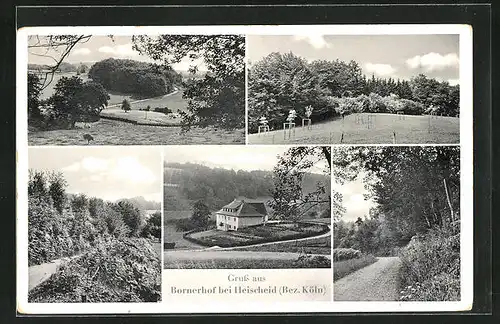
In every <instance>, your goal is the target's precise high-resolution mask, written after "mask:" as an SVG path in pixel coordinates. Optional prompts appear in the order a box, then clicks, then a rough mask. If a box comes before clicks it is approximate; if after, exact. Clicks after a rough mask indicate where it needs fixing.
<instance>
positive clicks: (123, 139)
mask: <svg viewBox="0 0 500 324" xmlns="http://www.w3.org/2000/svg"><path fill="white" fill-rule="evenodd" d="M180 130H181V129H180V127H163V126H146V125H134V124H131V123H128V122H122V121H116V120H105V119H101V120H100V121H98V122H96V123H92V125H91V127H90V128H88V129H62V130H51V131H37V132H28V143H29V145H85V144H87V141H85V140H84V139H83V134H90V135H92V137H93V138H94V141H92V142H91V144H92V145H166V144H181V145H183V144H244V143H245V133H244V130H235V131H225V130H215V129H210V128H207V129H199V128H193V129H192V130H191V131H189V132H187V133H184V134H181V133H180Z"/></svg>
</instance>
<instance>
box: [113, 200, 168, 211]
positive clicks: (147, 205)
mask: <svg viewBox="0 0 500 324" xmlns="http://www.w3.org/2000/svg"><path fill="white" fill-rule="evenodd" d="M119 201H128V202H130V203H131V204H133V205H134V206H136V207H137V208H138V209H140V210H142V211H144V212H145V211H147V210H160V209H161V203H159V202H156V201H149V200H146V199H145V198H144V197H133V198H124V199H120V200H118V201H117V202H119Z"/></svg>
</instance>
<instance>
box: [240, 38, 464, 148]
mask: <svg viewBox="0 0 500 324" xmlns="http://www.w3.org/2000/svg"><path fill="white" fill-rule="evenodd" d="M247 60H248V62H247V68H248V72H247V74H248V91H247V92H248V123H247V126H248V137H247V140H248V143H249V144H437V143H439V144H457V143H459V139H460V136H459V135H460V129H459V128H460V127H459V126H460V122H459V112H460V109H459V108H460V107H459V106H460V82H459V79H460V78H459V65H460V55H459V35H458V34H455V35H452V34H450V35H444V34H443V35H434V34H429V35H390V34H389V35H388V34H385V35H317V34H314V35H248V36H247Z"/></svg>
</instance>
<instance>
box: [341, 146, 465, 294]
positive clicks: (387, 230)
mask: <svg viewBox="0 0 500 324" xmlns="http://www.w3.org/2000/svg"><path fill="white" fill-rule="evenodd" d="M332 171H333V173H332V174H333V184H332V188H333V189H332V192H334V194H332V196H333V197H335V198H336V199H334V201H335V202H336V205H335V204H334V207H333V214H332V215H333V273H334V277H333V280H334V285H333V298H334V300H335V301H400V302H403V301H459V300H460V299H461V294H460V291H461V284H460V283H461V264H460V260H461V258H460V250H461V249H460V224H461V218H460V148H459V147H458V146H425V147H421V146H411V147H405V146H398V147H394V146H386V147H374V146H372V147H342V148H340V147H336V148H334V149H333V151H332Z"/></svg>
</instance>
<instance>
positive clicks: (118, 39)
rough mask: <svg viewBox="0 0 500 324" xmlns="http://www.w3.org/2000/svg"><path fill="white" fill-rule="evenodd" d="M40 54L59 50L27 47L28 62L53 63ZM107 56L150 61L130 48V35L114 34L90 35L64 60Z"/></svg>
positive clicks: (95, 59)
mask: <svg viewBox="0 0 500 324" xmlns="http://www.w3.org/2000/svg"><path fill="white" fill-rule="evenodd" d="M36 54H38V55H36ZM40 54H43V55H48V56H52V57H56V58H59V57H60V52H56V51H54V50H51V51H48V52H46V49H42V48H30V49H28V62H29V63H34V64H54V60H53V59H51V58H50V57H46V56H40ZM107 58H115V59H132V60H136V61H144V62H152V60H151V59H149V58H148V57H147V56H144V55H139V53H138V52H137V51H135V50H133V49H132V36H114V37H113V38H111V37H109V36H92V37H91V38H90V39H89V40H88V41H87V42H85V43H79V44H77V45H75V47H74V48H73V49H72V50H71V52H70V54H69V55H68V56H67V57H66V58H65V60H64V62H68V63H76V64H78V63H80V62H92V63H93V62H98V61H101V60H104V59H107ZM195 63H196V64H197V65H199V66H198V68H199V69H200V70H206V67H205V65H204V64H203V63H202V61H200V60H198V61H196V62H195ZM191 64H192V63H191V61H189V60H188V59H184V60H182V61H181V62H180V63H177V64H173V65H172V67H173V68H174V70H177V71H181V70H182V71H187V70H188V68H189V66H190V65H191Z"/></svg>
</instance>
